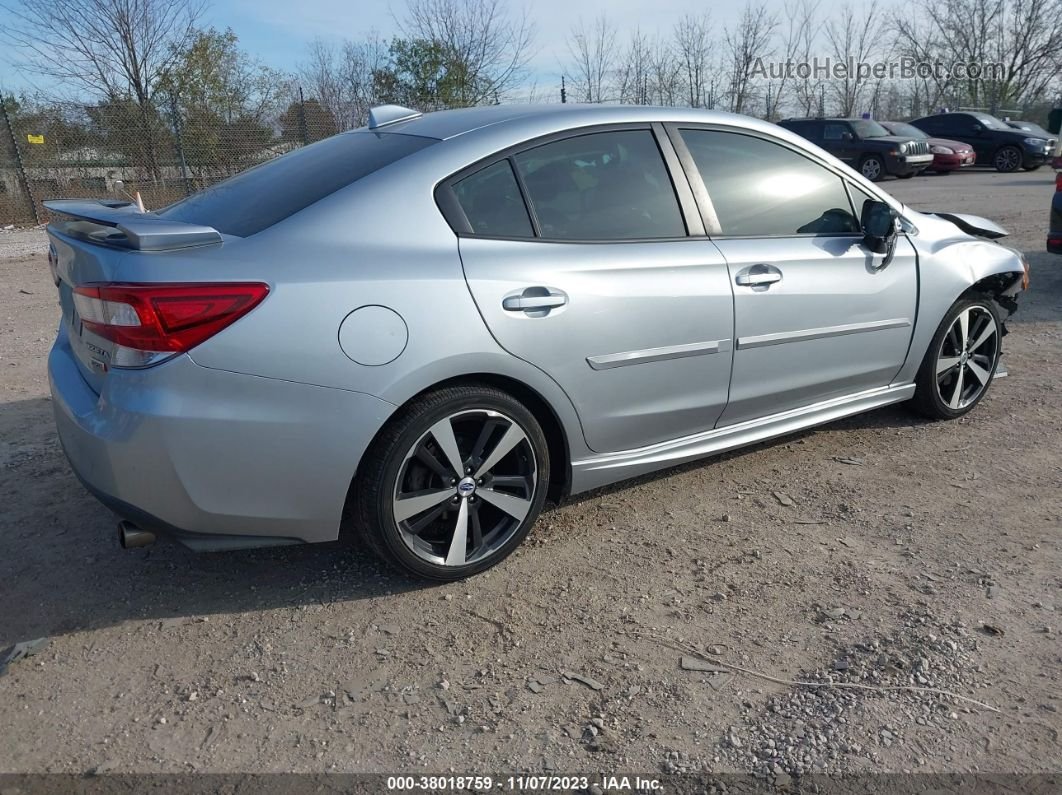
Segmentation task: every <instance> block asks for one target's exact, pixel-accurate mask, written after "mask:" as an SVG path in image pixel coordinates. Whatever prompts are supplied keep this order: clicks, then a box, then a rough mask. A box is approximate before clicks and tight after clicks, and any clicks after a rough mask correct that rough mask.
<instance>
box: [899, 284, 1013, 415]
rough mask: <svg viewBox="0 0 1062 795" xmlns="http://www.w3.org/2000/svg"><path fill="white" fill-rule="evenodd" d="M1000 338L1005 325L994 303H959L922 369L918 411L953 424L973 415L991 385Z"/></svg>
mask: <svg viewBox="0 0 1062 795" xmlns="http://www.w3.org/2000/svg"><path fill="white" fill-rule="evenodd" d="M1002 337H1003V323H1002V321H1001V320H1000V318H999V310H998V309H997V308H996V305H995V302H994V301H993V300H992V299H991V298H989V297H987V296H973V297H970V298H962V299H959V300H958V301H956V302H955V304H953V305H952V307H951V309H949V310H948V313H947V314H946V315H945V316H944V320H943V321H941V324H940V327H939V328H938V329H937V333H936V334H934V335H933V340H932V342H930V344H929V348H928V350H927V351H926V355H925V358H924V359H923V360H922V366H921V367H920V368H919V370H918V376H917V378H916V379H915V384H916V386H915V394H914V398H913V399H912V401H911V402H912V405H913V406H914V408H915V409H916V410H918V411H919V412H920V413H922V414H924V415H925V416H927V417H930V418H932V419H939V420H953V419H956V418H958V417H961V416H963V415H964V414H966V413H968V412H969V411H970V410H972V409H973V407H974V406H976V405H977V404H978V403H980V402H981V398H983V397H984V396H985V394H986V393H987V392H988V388H989V386H991V385H992V380H993V378H994V377H995V373H996V365H997V364H998V363H999V356H1000V353H1001V342H1002Z"/></svg>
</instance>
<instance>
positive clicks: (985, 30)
mask: <svg viewBox="0 0 1062 795" xmlns="http://www.w3.org/2000/svg"><path fill="white" fill-rule="evenodd" d="M920 8H921V11H922V16H923V18H924V20H925V23H924V24H923V25H920V24H918V23H917V22H911V21H909V20H904V19H900V20H898V21H897V23H896V29H897V35H898V39H899V42H900V46H901V48H902V49H903V51H904V52H906V53H909V54H911V55H912V56H914V57H915V58H916V60H918V61H922V62H926V63H929V64H934V63H941V64H944V65H945V66H946V67H949V66H951V65H953V64H956V63H961V64H977V65H983V66H988V65H992V64H998V65H999V66H1000V67H1001V69H1000V71H999V73H994V72H986V73H984V74H981V75H973V74H971V75H970V76H969V77H965V79H957V78H956V76H955V75H954V74H951V73H950V72H948V71H947V70H944V71H942V72H939V73H937V74H935V75H933V77H932V78H931V79H932V80H933V82H934V84H935V88H936V89H937V92H938V94H941V95H944V96H951V97H953V98H954V99H955V100H957V101H958V102H961V103H964V104H968V105H972V106H985V107H988V108H990V109H993V110H995V109H999V108H1001V107H1006V106H1008V105H1009V106H1012V107H1013V106H1015V105H1018V104H1020V103H1021V102H1022V101H1024V100H1025V99H1026V98H1031V97H1035V96H1038V95H1040V94H1043V93H1044V92H1046V91H1048V90H1049V88H1050V87H1051V86H1052V85H1053V84H1055V83H1056V81H1057V80H1058V76H1059V73H1060V72H1062V0H944V1H943V2H939V3H937V2H928V0H923V2H922V3H921V4H920Z"/></svg>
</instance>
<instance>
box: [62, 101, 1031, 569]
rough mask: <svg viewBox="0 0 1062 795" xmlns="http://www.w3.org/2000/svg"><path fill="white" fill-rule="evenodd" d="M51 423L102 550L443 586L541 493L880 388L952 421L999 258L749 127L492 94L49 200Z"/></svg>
mask: <svg viewBox="0 0 1062 795" xmlns="http://www.w3.org/2000/svg"><path fill="white" fill-rule="evenodd" d="M49 207H50V209H51V210H52V211H53V213H54V217H55V219H56V220H54V221H53V222H52V224H51V225H50V226H49V235H50V240H51V249H50V254H49V262H50V266H51V268H52V271H53V276H54V278H55V283H56V286H57V288H58V291H59V299H60V303H61V306H62V321H61V323H60V327H59V333H58V338H57V339H56V342H55V345H54V347H53V349H52V352H51V355H50V358H49V373H50V377H51V389H52V394H53V397H54V406H55V414H56V422H57V425H58V431H59V436H60V438H61V440H62V443H63V447H64V449H65V451H66V454H67V457H68V458H69V460H70V463H71V465H72V467H73V469H74V470H75V471H76V472H77V474H78V475H79V476H80V478H81V479H82V481H83V482H84V483H85V485H86V486H87V487H88V488H89V489H90V490H91V491H92V492H93V493H94V494H96V495H97V496H98V497H99V498H100V500H101V501H103V502H104V503H105V504H106V505H108V506H110V507H111V508H112V509H113V510H114V511H115V512H116V513H117V514H118V515H119V516H120V517H121V518H122V520H123V521H122V522H121V523H120V538H121V539H122V541H123V543H124V544H125V545H127V546H128V545H141V544H145V543H150V542H151V541H153V540H154V539H155V538H156V536H159V535H165V536H171V537H173V538H176V539H178V540H180V541H183V542H184V543H186V544H188V545H189V546H191V547H193V548H197V549H226V548H240V547H249V546H261V545H273V544H290V543H299V542H319V541H329V540H333V539H335V538H337V537H338V535H339V533H340V530H341V528H342V527H343V526H344V524H345V522H344V519H346V520H347V521H346V523H348V524H350V525H351V526H352V527H354V528H356V529H357V531H358V532H359V534H360V538H362V539H363V540H364V542H365V543H366V544H367V545H368V546H369V547H371V548H372V549H374V550H375V551H376V552H378V553H379V554H380V555H382V556H383V557H384V558H385V559H387V560H389V561H391V562H392V563H395V564H397V565H399V566H401V567H403V568H404V569H406V570H408V571H411V572H413V573H415V574H417V575H421V576H424V577H429V578H436V579H444V580H448V579H456V578H460V577H465V576H468V575H470V574H474V573H476V572H479V571H482V570H483V569H486V568H487V567H489V566H492V565H494V564H496V563H498V562H499V561H500V560H502V559H503V558H504V557H505V556H506V555H508V554H509V553H510V552H512V551H513V549H514V548H515V547H516V546H517V545H518V544H519V543H520V542H521V541H522V540H523V538H524V537H525V536H526V535H527V533H528V531H529V530H530V529H531V527H532V525H533V524H534V522H535V520H536V518H537V517H538V515H539V513H540V511H541V510H542V508H543V505H544V503H545V501H546V499H547V497H550V498H551V499H554V500H556V499H559V498H562V497H563V496H564V495H567V494H573V493H577V492H584V491H587V490H589V489H594V488H597V487H599V486H603V485H606V484H609V483H613V482H616V481H620V480H623V479H625V478H630V477H632V476H635V475H641V474H643V473H647V472H651V471H653V470H658V469H661V468H664V467H670V466H673V465H675V464H678V463H681V462H684V461H689V460H692V459H697V458H702V457H705V456H709V455H712V454H715V453H719V452H721V451H724V450H729V449H732V448H735V447H739V446H742V445H748V444H752V443H755V442H759V441H762V440H764V439H767V438H770V437H775V436H779V435H782V434H786V433H791V432H793V431H797V430H800V429H803V428H807V427H809V426H813V425H817V424H820V423H824V422H828V421H830V420H834V419H837V418H838V417H844V416H847V415H850V414H855V413H858V412H863V411H867V410H870V409H874V408H877V407H880V406H885V405H888V404H892V403H899V402H909V403H911V405H912V406H913V407H914V408H915V409H917V410H919V411H921V412H922V413H924V414H927V415H929V416H931V417H934V418H939V419H950V418H955V417H960V416H962V415H963V414H965V413H966V412H968V411H970V410H971V409H972V408H973V407H974V406H975V405H977V403H978V401H980V400H981V399H982V398H983V397H984V395H985V393H986V392H987V390H988V388H989V387H990V385H991V384H992V381H993V377H994V376H995V374H996V373H997V368H998V366H999V358H1000V353H1001V342H1002V337H1003V333H1004V327H1003V322H1004V320H1005V318H1006V317H1007V316H1009V315H1010V314H1011V313H1012V312H1013V311H1014V310H1015V308H1016V298H1017V296H1018V294H1019V293H1020V292H1021V291H1022V290H1023V289H1024V288H1025V286H1026V282H1027V278H1028V277H1027V267H1026V265H1025V263H1024V261H1023V259H1022V257H1021V255H1020V254H1018V253H1017V252H1015V251H1013V250H1011V249H1009V248H1007V247H1005V246H1003V245H1001V244H1000V243H999V242H997V239H998V238H1000V237H1002V236H1003V235H1005V234H1006V233H1005V231H1004V230H1002V229H1000V228H999V227H998V226H996V225H995V224H993V223H992V222H990V221H987V220H985V219H982V218H975V217H970V216H964V215H959V214H953V213H948V212H946V211H944V212H940V213H931V214H926V213H920V212H915V211H913V210H911V209H909V208H907V207H904V206H903V205H901V204H899V203H898V202H896V201H895V200H894V199H892V198H891V197H890V196H888V195H887V194H885V193H883V192H882V191H881V189H880V188H879V187H877V186H875V185H873V184H871V183H870V182H868V181H867V180H865V179H863V178H862V177H861V176H860V175H858V174H856V173H855V172H854V171H852V170H851V169H849V168H848V167H846V166H845V165H843V164H842V163H841V162H840V161H838V160H836V159H835V158H833V157H831V156H830V155H828V154H826V153H825V152H823V151H821V150H820V149H817V148H816V147H814V146H813V145H810V144H808V143H807V142H806V141H804V140H803V139H801V138H799V137H798V136H796V135H794V134H791V133H789V132H787V131H785V130H783V129H781V128H779V127H776V126H775V125H772V124H769V123H766V122H762V121H757V120H754V119H750V118H746V117H742V116H735V115H729V114H723V113H714V112H706V111H699V110H689V109H676V108H646V107H623V106H591V107H580V106H572V105H558V106H546V107H535V106H495V107H488V108H475V109H468V110H457V111H445V112H440V113H432V114H427V115H421V114H418V113H415V112H413V111H410V110H407V109H405V108H398V107H394V106H387V107H383V108H377V109H375V110H374V111H373V113H372V116H371V119H370V123H369V125H368V127H367V128H364V129H360V130H355V131H352V132H349V133H343V134H340V135H337V136H334V137H332V138H329V139H327V140H325V141H322V142H320V143H317V144H314V145H312V146H308V147H305V148H303V149H299V150H297V151H294V152H292V153H290V154H288V155H285V156H284V157H281V158H279V159H277V160H274V161H271V162H268V163H265V164H263V165H260V166H258V167H256V168H253V169H251V170H249V171H246V172H244V173H242V174H240V175H238V176H236V177H234V178H232V179H229V180H228V181H226V182H222V183H220V184H218V185H215V186H213V187H211V188H208V189H207V190H204V191H202V192H200V193H197V194H194V195H192V196H190V197H189V198H187V199H185V200H183V201H180V202H178V203H177V204H174V205H172V206H170V207H167V208H165V209H162V210H158V211H155V212H144V211H142V209H141V208H138V207H137V206H136V205H134V204H127V203H122V202H100V201H62V202H59V201H57V202H51V203H49Z"/></svg>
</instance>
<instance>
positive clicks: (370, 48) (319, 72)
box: [299, 33, 389, 130]
mask: <svg viewBox="0 0 1062 795" xmlns="http://www.w3.org/2000/svg"><path fill="white" fill-rule="evenodd" d="M388 60H389V55H388V51H387V45H386V44H385V43H384V42H383V40H382V39H381V38H380V37H379V36H377V35H376V34H375V33H372V34H369V35H368V36H367V37H366V38H364V39H362V40H360V41H345V42H343V43H342V45H334V44H331V43H329V42H326V41H324V40H323V39H315V40H314V41H312V42H311V43H310V46H309V51H308V55H307V59H306V61H304V62H303V63H302V64H301V65H300V66H299V78H300V80H301V81H302V83H303V85H305V86H306V89H307V91H308V92H309V95H310V96H311V97H313V98H314V99H316V100H317V101H318V102H320V103H321V106H322V107H323V108H324V109H325V110H327V111H328V113H329V114H330V115H331V116H332V118H333V120H334V121H335V127H336V129H337V130H350V129H353V128H354V127H358V126H360V125H362V124H364V123H365V120H366V118H367V117H368V113H369V109H370V108H372V106H373V105H375V104H378V99H379V97H378V92H377V85H376V82H377V75H378V74H379V72H380V70H381V69H383V68H384V67H386V66H387V64H388Z"/></svg>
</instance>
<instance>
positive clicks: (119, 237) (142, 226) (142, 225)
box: [44, 199, 222, 251]
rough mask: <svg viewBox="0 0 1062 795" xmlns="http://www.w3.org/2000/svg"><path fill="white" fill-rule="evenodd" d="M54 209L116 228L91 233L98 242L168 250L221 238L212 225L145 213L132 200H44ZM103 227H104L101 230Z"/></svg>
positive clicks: (139, 249)
mask: <svg viewBox="0 0 1062 795" xmlns="http://www.w3.org/2000/svg"><path fill="white" fill-rule="evenodd" d="M44 206H45V207H47V208H48V209H49V210H51V211H52V212H53V213H58V214H60V215H65V216H69V217H70V218H74V219H77V220H79V221H88V222H90V223H92V224H96V225H98V226H103V227H110V228H111V229H113V230H114V232H109V233H107V232H105V233H104V234H102V235H99V234H92V235H90V236H88V237H89V239H90V240H93V241H94V242H98V243H108V244H111V245H119V246H124V247H126V248H131V249H136V250H137V251H169V250H171V249H175V248H191V247H193V246H212V245H215V244H217V243H221V242H222V237H221V232H219V231H218V230H217V229H214V227H212V226H200V225H199V224H186V223H183V222H181V221H171V220H169V219H168V218H163V217H162V216H160V215H156V214H155V213H142V212H140V211H139V210H138V209H137V206H136V205H135V204H133V203H132V202H120V201H107V200H97V199H56V200H53V201H46V202H44ZM101 231H103V230H101Z"/></svg>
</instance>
